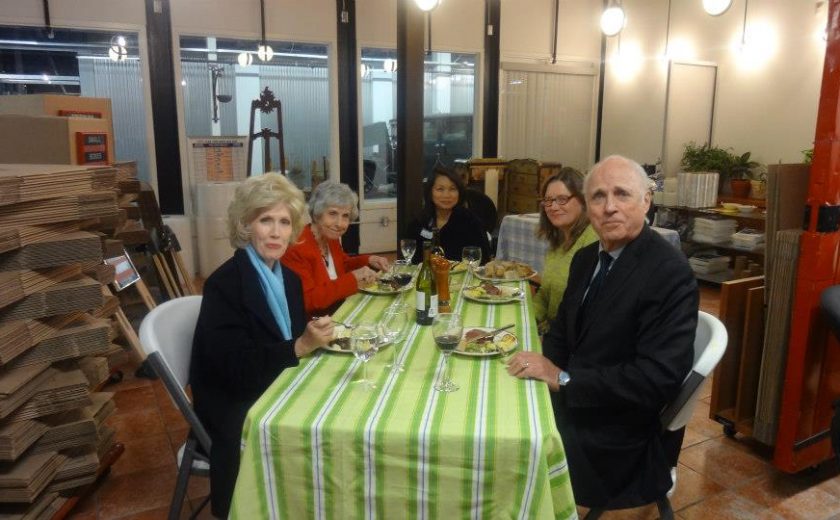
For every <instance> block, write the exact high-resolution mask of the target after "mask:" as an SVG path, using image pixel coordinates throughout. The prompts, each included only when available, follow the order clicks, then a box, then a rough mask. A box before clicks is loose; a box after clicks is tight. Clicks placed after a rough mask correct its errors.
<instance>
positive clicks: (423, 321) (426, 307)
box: [414, 240, 438, 325]
mask: <svg viewBox="0 0 840 520" xmlns="http://www.w3.org/2000/svg"><path fill="white" fill-rule="evenodd" d="M431 250H432V243H431V242H429V241H428V240H425V241H423V265H422V266H421V267H420V273H419V274H418V275H417V284H416V285H415V289H416V291H415V295H416V300H415V301H416V303H415V306H414V310H415V312H416V316H415V318H416V320H417V323H418V324H419V325H431V324H432V320H434V319H435V316H437V313H438V296H437V284H436V283H435V275H434V271H432V266H431V264H429V255H430V254H431Z"/></svg>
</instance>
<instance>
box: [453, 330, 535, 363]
mask: <svg viewBox="0 0 840 520" xmlns="http://www.w3.org/2000/svg"><path fill="white" fill-rule="evenodd" d="M471 330H480V331H482V332H490V331H491V330H493V327H466V328H465V330H464V336H466V334H467V332H469V331H471ZM481 345H482V346H481V347H475V346H470V347H468V344H467V343H466V341H465V340H464V337H463V336H462V337H461V343H459V344H458V347H457V348H456V349H455V351H454V352H455V354H458V355H459V356H467V357H490V356H497V355H499V354H506V353H508V352H510V351H512V350H514V349H516V347H517V346H518V345H519V341H518V340H517V339H516V335H515V334H513V333H512V332H508V331H506V330H503V331H502V332H499V333H498V334H496V335H495V336H493V337H492V338H487V339H486V340H485V341H482V342H481Z"/></svg>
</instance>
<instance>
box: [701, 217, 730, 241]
mask: <svg viewBox="0 0 840 520" xmlns="http://www.w3.org/2000/svg"><path fill="white" fill-rule="evenodd" d="M737 226H738V224H737V222H735V221H734V220H732V219H715V218H704V217H697V218H695V219H694V235H693V236H692V239H693V240H694V241H695V242H703V243H706V244H725V243H728V242H729V241H730V240H731V238H732V234H733V233H735V229H736V228H737Z"/></svg>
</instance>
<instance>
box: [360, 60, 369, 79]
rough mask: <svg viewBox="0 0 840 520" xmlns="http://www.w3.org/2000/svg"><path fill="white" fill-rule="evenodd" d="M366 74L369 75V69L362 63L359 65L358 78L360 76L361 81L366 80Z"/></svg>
mask: <svg viewBox="0 0 840 520" xmlns="http://www.w3.org/2000/svg"><path fill="white" fill-rule="evenodd" d="M368 74H370V67H368V66H367V65H366V64H364V63H362V64H361V65H359V76H361V77H362V79H364V78H366V77H367V76H368Z"/></svg>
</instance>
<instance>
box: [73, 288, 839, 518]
mask: <svg viewBox="0 0 840 520" xmlns="http://www.w3.org/2000/svg"><path fill="white" fill-rule="evenodd" d="M701 300H702V303H701V309H703V310H706V311H708V312H711V313H713V314H717V309H718V291H717V289H715V288H713V287H709V286H703V287H702V288H701ZM124 370H125V379H124V380H123V381H122V382H120V383H119V384H116V385H112V386H111V387H110V388H107V390H109V391H113V392H116V396H115V399H116V404H117V412H116V413H115V415H114V416H113V417H112V418H111V419H110V422H111V424H112V425H113V426H114V427H115V428H116V429H117V439H118V440H119V441H120V442H122V443H123V444H124V445H125V447H126V451H125V453H124V454H123V456H122V457H121V458H120V459H119V460H118V461H117V463H116V464H115V465H114V466H113V468H112V470H111V473H110V474H109V475H107V477H105V478H103V479H101V480H100V482H99V483H98V485H97V486H96V488H95V489H94V491H93V492H92V493H91V494H90V495H89V496H88V497H87V498H86V499H85V500H83V501H81V502H80V503H79V504H78V506H77V508H76V509H75V510H74V512H73V514H72V515H71V516H70V518H73V519H75V520H111V519H123V520H128V519H131V520H141V519H144V520H145V519H158V518H166V513H167V511H168V505H169V500H170V497H171V494H172V491H173V489H174V486H175V472H176V467H175V454H176V452H177V449H178V447H179V446H180V445H181V443H182V442H183V440H184V438H185V436H186V434H187V428H186V423H185V422H184V420H183V419H182V418H181V417H180V415H179V413H178V412H177V410H176V409H175V407H174V405H173V404H172V402H171V401H170V400H169V397H168V396H167V394H166V390H165V389H164V387H163V385H162V384H161V383H160V382H159V381H149V380H146V379H138V378H135V377H134V375H133V372H134V370H133V365H132V364H131V363H130V362H128V363H127V364H126V366H125V368H124ZM710 383H711V382H708V383H707V385H706V386H705V395H704V396H703V399H702V401H701V402H700V403H699V406H698V407H697V410H696V411H695V413H694V417H693V419H692V420H691V422H690V424H689V426H688V428H687V431H686V435H685V440H684V443H683V450H682V454H681V456H680V463H679V469H678V485H677V490H676V493H675V495H674V497H673V498H672V504H673V507H674V510H675V511H676V513H677V518H680V519H684V520H695V519H721V520H723V519H803V520H804V519H809V520H822V519H826V520H827V519H838V520H840V477H838V475H840V469H838V466H837V464H836V463H834V462H826V463H824V464H823V465H821V467H820V468H818V469H817V470H816V471H812V472H804V473H802V474H798V475H787V474H784V473H782V472H780V471H778V470H776V469H775V468H774V467H773V466H772V463H771V455H772V453H771V451H770V450H769V449H767V448H766V447H763V446H761V445H760V444H757V443H754V442H750V440H749V439H745V438H742V437H740V436H738V437H736V438H734V439H731V438H727V437H725V436H724V435H723V431H722V429H721V426H720V425H719V424H718V423H716V422H714V421H712V420H710V419H709V418H708V416H709V401H710V396H711V384H710ZM208 489H209V485H208V483H207V481H206V480H205V479H200V478H193V479H192V480H191V484H190V490H189V498H190V504H187V505H186V507H185V508H184V509H185V511H184V515H183V516H185V517H186V516H187V515H188V511H190V508H191V507H192V506H196V505H197V504H199V503H200V501H201V499H202V498H203V497H204V496H206V495H207V493H208ZM208 513H209V511H208V508H205V509H204V510H203V511H202V514H201V515H200V518H210V515H209V514H208ZM656 517H657V512H656V507H655V506H649V507H644V508H639V509H632V510H625V511H619V512H610V513H607V514H605V515H604V516H603V517H602V518H605V519H607V520H609V519H649V518H656Z"/></svg>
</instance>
